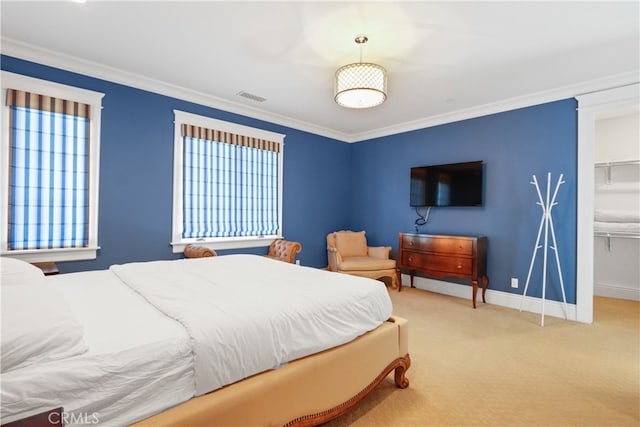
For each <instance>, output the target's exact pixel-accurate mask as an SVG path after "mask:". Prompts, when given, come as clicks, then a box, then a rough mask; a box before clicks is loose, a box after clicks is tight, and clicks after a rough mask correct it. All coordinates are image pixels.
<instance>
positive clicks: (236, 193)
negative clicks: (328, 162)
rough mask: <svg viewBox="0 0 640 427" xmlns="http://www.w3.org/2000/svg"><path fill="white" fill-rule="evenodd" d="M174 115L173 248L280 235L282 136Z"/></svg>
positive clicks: (256, 241) (262, 241)
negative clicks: (191, 244)
mask: <svg viewBox="0 0 640 427" xmlns="http://www.w3.org/2000/svg"><path fill="white" fill-rule="evenodd" d="M174 114H175V140H174V166H173V177H174V181H173V182H174V184H173V233H172V234H173V235H172V242H171V244H172V245H173V251H174V252H182V251H183V249H184V246H186V245H187V244H189V243H196V242H197V243H198V244H201V245H205V246H209V247H211V248H214V249H224V248H241V247H254V246H266V245H268V244H269V243H271V241H273V239H275V238H278V237H281V236H282V231H281V230H282V157H283V145H284V144H283V141H284V135H282V134H277V133H273V132H268V131H264V130H261V129H256V128H251V127H247V126H241V125H238V124H235V123H229V122H224V121H220V120H215V119H210V118H207V117H203V116H198V115H194V114H190V113H185V112H182V111H174Z"/></svg>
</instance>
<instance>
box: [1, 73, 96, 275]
mask: <svg viewBox="0 0 640 427" xmlns="http://www.w3.org/2000/svg"><path fill="white" fill-rule="evenodd" d="M1 77H2V107H1V110H0V111H2V143H1V147H0V149H1V150H2V156H1V158H2V161H1V163H0V173H1V176H0V177H1V181H0V182H2V183H3V185H0V203H2V208H1V209H0V255H2V256H11V257H13V258H18V259H22V260H24V261H27V262H46V261H54V262H55V261H77V260H87V259H95V258H96V253H97V251H98V249H100V247H99V246H98V196H99V177H100V116H101V112H102V98H103V97H104V94H103V93H99V92H94V91H91V90H87V89H80V88H77V87H73V86H67V85H63V84H60V83H54V82H50V81H47V80H41V79H36V78H33V77H27V76H23V75H21V74H15V73H10V72H7V71H2V75H1ZM7 89H18V90H24V91H27V92H34V93H38V94H41V95H46V96H52V97H56V98H62V99H66V100H69V101H75V102H81V103H83V104H87V105H89V106H90V107H91V122H90V129H89V138H90V140H89V141H90V146H89V150H90V151H89V152H90V155H89V244H88V246H87V247H85V248H63V249H28V250H11V251H10V250H8V249H7V248H8V241H9V239H8V237H9V236H8V235H7V231H8V228H9V227H8V220H9V219H8V205H7V203H8V200H9V188H8V183H9V156H7V155H6V153H8V152H9V151H8V150H9V147H10V146H11V142H10V141H9V107H8V106H7V99H6V98H7Z"/></svg>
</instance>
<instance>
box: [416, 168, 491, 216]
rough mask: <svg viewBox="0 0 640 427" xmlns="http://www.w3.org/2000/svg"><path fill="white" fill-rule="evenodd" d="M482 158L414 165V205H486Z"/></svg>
mask: <svg viewBox="0 0 640 427" xmlns="http://www.w3.org/2000/svg"><path fill="white" fill-rule="evenodd" d="M482 180H483V168H482V161H481V160H479V161H475V162H465V163H450V164H446V165H433V166H422V167H414V168H411V202H410V205H411V206H413V207H421V206H425V207H427V206H428V207H436V206H437V207H441V206H482V204H483V192H482V189H483V184H482Z"/></svg>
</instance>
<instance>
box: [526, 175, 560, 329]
mask: <svg viewBox="0 0 640 427" xmlns="http://www.w3.org/2000/svg"><path fill="white" fill-rule="evenodd" d="M562 177H563V174H560V178H559V179H558V183H557V184H556V189H555V191H554V192H553V197H551V199H550V198H549V195H550V191H551V172H549V173H547V197H546V200H543V198H542V192H541V191H540V186H539V185H538V180H537V179H536V176H535V175H533V181H532V182H531V184H533V185H534V186H535V187H536V192H537V193H538V200H539V201H538V202H537V203H536V204H537V205H540V207H541V208H542V218H541V219H540V227H539V228H538V237H537V238H536V244H535V246H534V249H533V255H532V256H531V264H530V265H529V274H527V282H526V284H525V285H524V292H523V293H522V299H521V300H520V311H522V304H523V303H524V299H525V296H526V295H527V289H528V288H529V280H530V279H531V271H532V270H533V264H534V263H535V260H536V255H537V253H538V249H540V248H543V249H544V250H543V257H542V319H541V320H540V326H542V327H544V303H545V293H546V289H547V249H548V248H551V249H553V252H554V253H555V255H556V265H557V267H558V276H559V277H560V288H561V289H562V301H563V302H564V313H565V318H567V313H568V311H567V299H566V297H565V293H564V282H563V281H562V269H561V268H560V257H559V256H558V244H557V243H556V233H555V231H554V228H553V217H552V216H551V210H552V209H553V207H554V206H555V205H557V203H556V196H557V195H558V189H559V188H560V185H561V184H564V181H563V180H562ZM543 228H544V245H541V244H540V237H541V235H542V229H543ZM549 230H551V240H552V243H553V246H549Z"/></svg>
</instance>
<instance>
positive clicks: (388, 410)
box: [326, 288, 640, 427]
mask: <svg viewBox="0 0 640 427" xmlns="http://www.w3.org/2000/svg"><path fill="white" fill-rule="evenodd" d="M390 294H391V296H392V299H393V303H394V313H395V314H397V315H399V316H402V317H405V318H407V319H409V322H410V323H409V326H410V335H409V337H410V338H409V351H410V354H411V358H412V366H411V368H410V369H409V371H408V373H407V377H408V378H409V381H410V382H411V383H410V385H409V388H407V389H405V390H400V389H397V388H396V387H395V385H394V383H393V380H392V377H391V376H390V377H389V378H387V379H386V380H385V382H383V383H382V384H380V386H379V387H378V388H377V389H376V390H375V391H374V392H373V393H372V394H371V395H370V396H369V397H368V398H367V399H365V400H364V401H363V402H362V403H361V404H360V405H359V406H358V407H357V408H355V409H354V410H353V411H351V412H350V413H347V414H345V415H343V416H342V417H339V418H338V419H336V420H334V421H332V422H330V423H328V424H326V425H327V426H332V427H337V426H639V425H640V356H639V349H640V316H639V313H640V311H639V308H640V303H638V302H633V301H625V300H616V299H609V298H599V297H596V298H595V301H594V307H595V309H594V322H593V324H591V325H586V324H581V323H576V322H571V321H566V320H562V319H558V318H554V317H549V316H546V317H545V326H544V328H541V327H540V315H538V314H533V313H525V312H522V313H521V312H519V311H517V310H512V309H507V308H503V307H499V306H495V305H490V304H482V303H479V305H478V309H476V310H473V309H472V308H471V302H470V300H464V299H459V298H453V297H447V296H444V295H439V294H434V293H430V292H427V291H422V290H417V289H407V288H405V289H404V290H403V291H402V292H401V293H398V292H396V291H391V292H390Z"/></svg>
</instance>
